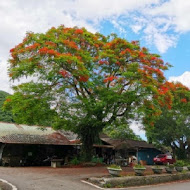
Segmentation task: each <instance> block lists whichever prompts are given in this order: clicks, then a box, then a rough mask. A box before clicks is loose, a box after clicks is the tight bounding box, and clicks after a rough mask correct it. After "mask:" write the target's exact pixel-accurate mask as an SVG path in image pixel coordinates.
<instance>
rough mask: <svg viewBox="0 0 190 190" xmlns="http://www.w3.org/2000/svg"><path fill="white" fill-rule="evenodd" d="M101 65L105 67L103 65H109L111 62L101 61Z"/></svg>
mask: <svg viewBox="0 0 190 190" xmlns="http://www.w3.org/2000/svg"><path fill="white" fill-rule="evenodd" d="M99 64H100V65H103V64H106V65H109V62H108V61H105V60H100V61H99Z"/></svg>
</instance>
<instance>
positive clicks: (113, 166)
mask: <svg viewBox="0 0 190 190" xmlns="http://www.w3.org/2000/svg"><path fill="white" fill-rule="evenodd" d="M108 168H113V169H121V166H118V165H116V164H112V165H110V166H109V167H108Z"/></svg>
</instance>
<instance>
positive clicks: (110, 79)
mask: <svg viewBox="0 0 190 190" xmlns="http://www.w3.org/2000/svg"><path fill="white" fill-rule="evenodd" d="M114 79H117V77H115V76H110V77H107V78H105V79H104V83H107V82H112V81H113V80H114Z"/></svg>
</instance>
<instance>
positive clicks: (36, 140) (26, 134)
mask: <svg viewBox="0 0 190 190" xmlns="http://www.w3.org/2000/svg"><path fill="white" fill-rule="evenodd" d="M0 142H2V143H15V144H52V145H69V144H70V141H69V140H68V139H67V138H66V137H65V136H64V135H63V134H62V133H59V132H57V131H55V130H53V129H52V128H51V127H39V126H28V125H17V124H14V123H4V122H0Z"/></svg>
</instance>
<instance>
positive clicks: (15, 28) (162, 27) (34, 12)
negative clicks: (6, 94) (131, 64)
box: [0, 0, 190, 91]
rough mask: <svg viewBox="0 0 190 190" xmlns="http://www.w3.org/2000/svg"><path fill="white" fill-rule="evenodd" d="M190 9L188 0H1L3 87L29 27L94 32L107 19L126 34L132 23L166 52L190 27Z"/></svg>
mask: <svg viewBox="0 0 190 190" xmlns="http://www.w3.org/2000/svg"><path fill="white" fill-rule="evenodd" d="M189 9H190V1H187V0H167V1H163V0H133V1H131V0H117V1H114V0H104V1H102V0H54V1H52V0H46V1H44V0H32V1H26V0H2V1H0V10H1V11H0V29H1V30H0V60H1V62H0V73H1V75H0V88H1V89H2V90H6V91H10V88H9V87H8V84H9V82H8V81H9V79H8V77H7V74H6V67H7V63H6V62H7V59H8V53H9V49H11V48H12V47H14V46H15V45H16V44H18V43H19V42H20V41H21V40H22V38H23V37H24V35H25V33H26V31H33V32H45V31H46V30H47V29H48V28H50V27H52V26H55V27H56V26H59V25H61V24H64V25H66V26H69V27H72V26H75V25H77V26H79V27H81V26H84V27H86V28H87V29H88V30H90V31H92V32H95V31H98V30H100V28H101V24H102V21H105V20H107V21H109V22H110V23H112V25H113V27H115V28H116V29H117V30H118V31H119V32H120V33H122V34H124V35H125V34H126V33H127V29H128V28H127V27H131V29H132V31H133V32H136V33H138V34H139V33H141V34H142V36H144V39H146V41H147V42H148V43H150V44H153V45H154V46H156V47H157V49H158V50H159V51H160V52H161V53H164V52H166V51H167V50H168V48H170V47H174V46H175V45H176V43H177V40H178V34H177V33H178V32H179V33H183V32H188V31H190V12H189ZM184 15H185V16H184Z"/></svg>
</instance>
